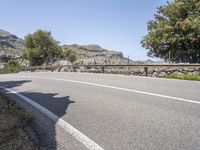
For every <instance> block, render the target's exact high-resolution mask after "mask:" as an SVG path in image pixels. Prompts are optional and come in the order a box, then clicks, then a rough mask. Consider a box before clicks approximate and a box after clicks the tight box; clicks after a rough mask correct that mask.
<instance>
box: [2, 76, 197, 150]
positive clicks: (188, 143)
mask: <svg viewBox="0 0 200 150" xmlns="http://www.w3.org/2000/svg"><path fill="white" fill-rule="evenodd" d="M0 86H1V92H5V91H3V90H2V88H4V90H5V89H6V90H10V91H8V92H7V94H9V92H10V93H12V94H13V93H14V95H15V96H14V97H15V98H16V99H19V98H20V95H22V97H21V98H20V99H23V98H24V97H25V98H28V99H29V100H31V101H33V102H36V104H39V106H42V108H45V109H47V110H48V111H49V113H51V115H52V114H53V115H55V116H56V117H58V118H55V117H54V121H55V122H56V120H57V122H59V124H61V126H62V124H65V125H64V127H63V128H68V127H69V126H70V125H71V127H72V130H71V127H70V130H69V129H66V130H65V132H66V134H68V133H67V132H69V135H68V136H67V137H66V139H65V140H67V141H68V143H67V144H66V145H68V146H69V147H68V148H66V149H75V148H74V147H76V149H106V150H117V149H119V150H129V149H130V150H132V149H141V150H145V149H152V150H161V149H166V150H167V149H176V150H177V149H185V150H188V149H190V150H192V149H200V82H195V81H181V80H170V79H158V78H146V77H135V76H123V75H106V74H89V73H48V72H44V73H42V72H41V73H18V74H10V75H0ZM17 93H19V94H20V95H16V94H17ZM23 96H24V97H23ZM22 101H23V100H22ZM59 118H61V120H59ZM60 121H61V122H60ZM55 130H56V129H55ZM54 132H55V133H54V134H55V135H54V136H55V137H56V133H57V132H56V131H54ZM65 132H64V131H63V133H65ZM67 138H69V139H67ZM92 142H93V143H92ZM75 145H76V146H75ZM91 145H92V146H91ZM72 147H73V148H72ZM63 149H64V148H63Z"/></svg>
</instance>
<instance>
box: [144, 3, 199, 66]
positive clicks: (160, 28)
mask: <svg viewBox="0 0 200 150" xmlns="http://www.w3.org/2000/svg"><path fill="white" fill-rule="evenodd" d="M147 26H148V34H147V35H146V36H145V37H143V40H142V41H141V44H142V46H143V47H144V48H146V49H148V53H147V55H148V56H151V57H158V58H162V59H164V60H169V58H170V57H169V54H170V55H171V59H170V60H171V61H173V62H189V63H200V0H174V1H172V2H167V3H166V4H165V5H163V6H160V7H159V8H158V9H157V13H156V14H155V19H154V20H150V21H148V23H147Z"/></svg>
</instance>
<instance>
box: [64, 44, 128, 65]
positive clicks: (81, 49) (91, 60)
mask: <svg viewBox="0 0 200 150" xmlns="http://www.w3.org/2000/svg"><path fill="white" fill-rule="evenodd" d="M63 47H64V48H68V49H71V50H73V51H75V52H76V54H77V56H78V61H77V62H76V63H77V64H125V63H126V64H127V63H128V58H125V57H124V56H123V54H122V52H117V51H113V50H107V49H104V48H102V47H100V46H99V45H92V44H91V45H78V44H73V45H64V46H63ZM129 62H130V63H131V62H132V61H131V60H130V61H129Z"/></svg>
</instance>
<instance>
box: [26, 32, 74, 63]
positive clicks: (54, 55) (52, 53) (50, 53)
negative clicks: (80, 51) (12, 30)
mask: <svg viewBox="0 0 200 150" xmlns="http://www.w3.org/2000/svg"><path fill="white" fill-rule="evenodd" d="M23 57H24V58H25V59H27V60H28V61H29V63H30V66H40V65H50V64H53V63H55V62H56V61H58V60H61V59H63V60H68V61H70V62H72V63H73V62H74V61H76V53H75V52H73V51H72V50H69V49H64V48H63V47H62V46H60V45H59V42H58V41H56V40H55V39H54V38H53V37H52V35H51V32H49V31H45V30H37V31H36V32H34V33H32V34H28V35H27V36H25V40H24V49H23Z"/></svg>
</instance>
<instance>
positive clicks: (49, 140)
mask: <svg viewBox="0 0 200 150" xmlns="http://www.w3.org/2000/svg"><path fill="white" fill-rule="evenodd" d="M28 82H31V80H20V81H3V82H0V86H3V87H6V88H9V89H10V88H16V87H19V86H22V85H23V84H25V83H28ZM0 93H4V94H5V95H7V96H9V97H10V96H11V98H12V99H13V100H16V101H17V102H18V103H19V104H20V105H21V106H22V107H25V108H28V109H31V110H32V111H34V114H35V119H33V121H32V122H31V123H30V124H29V125H28V126H27V127H25V130H26V131H27V133H28V135H29V136H30V138H31V139H32V140H33V141H34V143H36V145H39V149H48V150H56V149H58V145H57V142H56V141H57V139H56V122H57V120H56V121H55V120H54V121H53V120H50V119H49V118H48V117H47V116H46V115H44V114H43V113H41V112H40V111H38V110H37V109H35V108H33V107H32V106H31V105H30V104H28V103H27V102H25V101H24V100H22V99H21V98H19V97H17V96H16V95H15V94H14V93H10V92H9V91H6V90H2V89H1V88H0ZM20 94H22V95H24V96H25V97H28V98H29V99H31V100H33V101H34V102H36V103H37V104H39V105H41V106H43V107H44V108H46V109H47V110H49V111H50V112H52V113H53V114H55V115H57V116H58V117H59V118H61V117H62V116H64V115H65V114H66V113H67V109H68V107H69V105H70V104H72V103H75V102H74V101H71V100H70V97H69V96H62V97H61V96H59V94H58V93H42V92H35V91H34V92H31V91H25V92H20Z"/></svg>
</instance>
